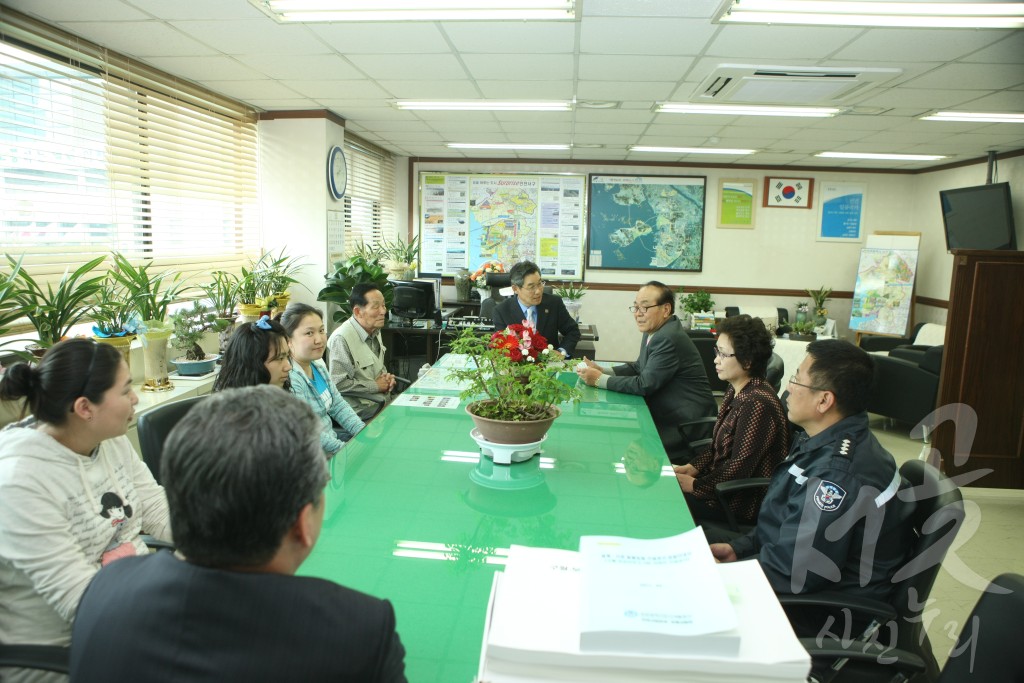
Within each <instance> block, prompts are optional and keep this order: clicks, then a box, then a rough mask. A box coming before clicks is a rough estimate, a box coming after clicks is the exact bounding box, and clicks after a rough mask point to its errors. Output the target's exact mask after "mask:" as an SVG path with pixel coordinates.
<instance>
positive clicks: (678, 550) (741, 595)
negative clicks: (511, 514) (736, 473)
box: [478, 529, 811, 683]
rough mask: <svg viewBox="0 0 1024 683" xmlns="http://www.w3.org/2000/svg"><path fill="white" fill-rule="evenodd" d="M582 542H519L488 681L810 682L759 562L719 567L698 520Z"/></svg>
mask: <svg viewBox="0 0 1024 683" xmlns="http://www.w3.org/2000/svg"><path fill="white" fill-rule="evenodd" d="M580 548H581V551H580V552H574V551H570V550H553V549H547V548H527V547H523V546H512V548H511V549H510V552H509V556H508V562H507V564H506V569H505V572H504V573H497V574H495V579H494V585H493V587H492V591H491V601H490V604H489V605H488V611H487V623H486V626H485V629H484V638H483V649H482V652H481V657H480V670H479V675H478V680H479V681H480V682H481V683H484V682H486V683H525V682H526V681H531V682H533V683H538V682H544V681H550V682H551V683H556V682H563V681H595V682H599V681H631V682H633V681H637V682H640V683H642V682H644V681H670V680H672V681H678V680H686V681H695V682H698V683H699V682H700V681H709V682H710V681H714V683H721V682H722V681H725V680H743V681H794V682H796V681H804V680H806V677H807V673H808V672H809V671H810V665H811V660H810V656H809V655H808V654H807V652H806V651H805V650H804V649H803V647H802V646H801V645H800V642H799V640H797V638H796V636H795V635H794V633H793V630H792V628H791V627H790V625H789V621H788V620H787V618H786V615H785V613H784V612H783V611H782V607H781V606H780V605H779V602H778V599H777V598H776V597H775V593H774V592H773V591H772V588H771V586H770V585H769V584H768V580H767V579H766V578H765V576H764V573H763V572H762V571H761V567H760V565H759V564H758V563H757V562H756V561H746V562H733V563H729V564H721V565H717V566H716V565H715V564H714V560H713V558H712V557H711V554H710V551H709V550H708V547H707V543H706V541H705V540H704V535H703V532H702V531H701V530H700V529H695V530H694V531H692V532H688V533H687V534H681V535H680V536H674V537H671V538H668V539H656V540H651V541H645V540H637V539H621V538H615V537H584V538H583V539H581V542H580ZM638 577H639V578H638ZM669 579H671V580H669Z"/></svg>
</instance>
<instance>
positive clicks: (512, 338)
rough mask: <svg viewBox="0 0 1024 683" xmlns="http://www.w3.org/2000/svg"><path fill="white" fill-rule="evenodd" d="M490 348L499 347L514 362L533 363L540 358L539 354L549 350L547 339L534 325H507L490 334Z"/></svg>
mask: <svg viewBox="0 0 1024 683" xmlns="http://www.w3.org/2000/svg"><path fill="white" fill-rule="evenodd" d="M491 348H492V349H500V350H501V351H503V352H504V354H505V355H506V356H508V357H509V359H510V360H512V361H514V362H516V363H522V362H524V361H525V362H528V363H533V362H536V361H539V360H546V359H542V357H541V354H545V355H546V354H547V353H548V351H549V348H548V340H547V339H545V338H544V335H542V334H541V333H540V332H538V331H537V329H536V328H535V327H530V326H528V325H509V326H508V327H506V328H505V329H504V330H501V331H500V332H495V333H494V334H493V335H491Z"/></svg>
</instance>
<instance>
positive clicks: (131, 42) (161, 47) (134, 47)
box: [64, 21, 216, 59]
mask: <svg viewBox="0 0 1024 683" xmlns="http://www.w3.org/2000/svg"><path fill="white" fill-rule="evenodd" d="M64 27H65V28H66V29H67V30H68V31H70V32H72V33H74V34H75V35H78V36H82V37H83V38H87V39H89V40H91V41H93V42H94V43H99V44H100V45H102V46H104V47H108V48H111V49H113V50H116V51H118V52H122V53H125V54H128V55H129V56H134V57H139V58H143V59H144V58H146V57H166V56H183V55H207V54H216V52H215V51H214V50H211V49H210V48H209V47H207V46H205V45H202V44H201V43H199V42H197V41H195V40H193V39H192V38H190V37H189V36H188V35H186V34H184V33H181V32H180V31H176V30H175V29H173V28H172V27H170V26H168V25H167V24H165V23H163V22H159V21H111V22H104V21H100V22H96V21H85V22H68V23H65V24H64Z"/></svg>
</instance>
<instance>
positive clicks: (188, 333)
mask: <svg viewBox="0 0 1024 683" xmlns="http://www.w3.org/2000/svg"><path fill="white" fill-rule="evenodd" d="M171 323H172V324H173V325H174V338H173V339H172V340H171V345H172V346H173V347H174V348H176V349H178V350H180V351H184V352H185V354H184V355H183V356H178V357H177V358H175V359H174V360H172V361H171V362H172V363H174V365H175V367H177V369H178V374H179V375H182V376H186V377H187V376H196V375H205V374H206V373H208V372H213V368H214V366H215V365H216V363H217V359H218V358H220V356H219V355H214V354H208V353H206V351H204V350H203V348H202V347H201V346H200V345H199V341H200V340H201V339H202V338H203V334H204V333H205V332H206V331H207V330H210V329H215V327H216V323H217V316H216V315H214V314H213V313H211V312H209V311H208V310H207V308H206V306H204V305H203V304H202V303H200V302H198V301H193V302H192V307H191V308H183V309H181V310H180V311H178V312H177V313H174V314H173V315H171Z"/></svg>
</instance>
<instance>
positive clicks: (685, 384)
mask: <svg viewBox="0 0 1024 683" xmlns="http://www.w3.org/2000/svg"><path fill="white" fill-rule="evenodd" d="M629 310H630V312H631V313H632V314H633V320H634V321H636V326H637V329H639V330H640V332H641V333H643V338H642V339H641V341H640V355H639V357H638V358H637V359H636V362H635V363H626V364H625V365H616V366H615V367H613V368H604V367H601V366H600V365H598V364H597V363H595V362H593V361H591V360H588V359H584V360H583V362H584V363H585V364H586V366H585V367H583V366H582V365H581V366H578V369H577V370H576V374H578V375H579V376H580V378H581V379H582V380H583V381H584V382H585V383H586V384H589V385H590V386H594V387H601V388H602V389H609V390H611V391H618V392H621V393H624V394H636V395H639V396H643V397H644V401H646V402H647V408H648V409H649V410H650V411H651V417H652V418H653V419H654V424H655V426H657V428H658V434H659V436H661V442H662V444H663V445H664V446H665V452H666V453H668V457H669V459H670V460H672V462H673V463H676V464H680V465H682V464H685V462H686V456H687V455H688V454H689V451H688V450H687V449H686V447H685V444H684V443H683V438H682V436H680V434H679V425H680V424H681V423H683V422H689V421H691V420H696V419H698V418H701V417H710V416H714V415H716V414H717V413H718V407H717V405H716V404H715V399H714V397H713V396H712V395H711V385H710V384H708V376H707V374H706V373H705V372H704V363H703V361H701V358H700V352H698V351H697V347H696V346H694V345H693V342H692V341H690V338H689V337H688V336H687V335H686V332H685V331H684V330H683V328H682V326H681V325H680V324H679V318H677V317H676V315H675V311H676V300H675V294H674V293H673V291H672V289H671V288H669V287H667V286H666V285H664V284H662V283H660V282H655V281H651V282H648V283H647V284H646V285H644V286H643V287H641V288H640V291H639V292H637V295H636V299H634V303H633V305H632V306H630V307H629ZM694 438H699V437H698V436H695V437H694Z"/></svg>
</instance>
